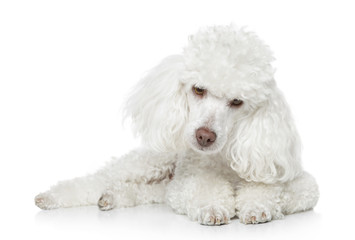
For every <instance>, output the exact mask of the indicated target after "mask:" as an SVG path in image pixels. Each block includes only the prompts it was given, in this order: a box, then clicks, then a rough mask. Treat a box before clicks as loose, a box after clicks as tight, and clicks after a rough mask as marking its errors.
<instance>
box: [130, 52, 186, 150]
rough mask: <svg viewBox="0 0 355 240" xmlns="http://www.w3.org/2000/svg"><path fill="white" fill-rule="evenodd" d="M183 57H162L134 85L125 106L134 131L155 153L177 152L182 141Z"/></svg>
mask: <svg viewBox="0 0 355 240" xmlns="http://www.w3.org/2000/svg"><path fill="white" fill-rule="evenodd" d="M183 69H184V64H183V58H182V56H180V55H173V56H170V57H167V58H165V59H164V60H163V61H162V62H161V63H160V64H159V65H158V66H156V67H155V68H153V69H152V70H150V71H149V72H148V74H147V75H146V77H144V78H143V79H142V80H141V81H140V82H139V83H138V85H137V86H136V88H135V89H134V91H133V93H132V94H131V96H130V98H129V99H128V101H127V105H126V117H129V116H130V117H131V118H132V123H133V128H134V130H135V132H136V133H137V134H138V135H140V136H141V138H142V141H143V144H144V145H145V146H147V147H149V148H151V149H153V150H156V151H159V152H166V151H177V150H178V149H181V148H182V147H184V146H183V144H184V141H183V139H182V137H183V130H184V129H183V127H184V125H185V123H186V119H187V114H188V107H187V99H186V93H185V92H184V91H183V85H182V83H181V82H180V78H181V73H182V71H183Z"/></svg>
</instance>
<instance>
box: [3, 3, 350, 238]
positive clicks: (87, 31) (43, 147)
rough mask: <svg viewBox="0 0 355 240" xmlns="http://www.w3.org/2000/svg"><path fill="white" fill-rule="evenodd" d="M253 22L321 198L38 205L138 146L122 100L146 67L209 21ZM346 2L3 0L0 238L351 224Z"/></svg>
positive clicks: (266, 232)
mask: <svg viewBox="0 0 355 240" xmlns="http://www.w3.org/2000/svg"><path fill="white" fill-rule="evenodd" d="M231 22H234V23H235V24H237V25H239V26H248V29H249V30H252V31H255V32H256V33H257V34H258V35H259V36H260V37H261V38H262V39H264V40H265V42H266V43H267V44H269V45H270V46H271V48H272V49H273V51H274V53H275V57H276V59H277V60H276V61H275V62H274V66H275V67H276V69H277V72H276V80H277V82H278V85H279V87H280V88H281V89H282V91H283V92H284V93H285V95H286V98H287V100H288V102H289V104H290V106H291V109H292V111H293V114H294V116H295V121H296V123H297V126H298V129H299V132H300V134H301V136H302V140H303V147H304V151H303V161H304V167H305V169H307V170H308V171H309V172H311V173H312V174H313V175H314V176H315V177H316V179H317V180H318V182H319V185H320V190H321V198H320V201H319V203H318V205H317V206H316V207H315V209H314V210H313V211H310V212H307V213H301V214H295V215H292V216H287V217H286V218H285V219H284V220H280V221H273V222H271V223H267V224H260V225H242V224H240V223H239V222H238V220H233V221H232V222H231V224H229V225H226V226H221V227H204V226H201V225H198V224H197V223H194V222H191V221H190V220H188V218H187V217H185V216H180V215H176V214H174V213H173V212H172V210H170V208H169V207H167V206H164V205H152V206H140V207H136V208H131V209H118V210H114V211H111V212H100V211H99V210H97V208H96V207H84V208H74V209H60V210H55V211H41V210H40V209H38V208H37V207H35V205H34V201H33V198H34V196H35V195H36V194H37V193H39V192H41V191H44V190H46V189H47V188H48V187H49V186H50V185H52V184H54V183H56V182H57V181H58V180H63V179H68V178H72V177H77V176H81V175H84V174H87V173H91V172H93V171H95V170H96V169H98V168H99V167H101V166H102V165H104V163H105V162H106V161H109V160H110V157H111V156H120V155H122V154H124V153H126V152H127V151H129V149H132V148H134V147H135V146H137V145H138V144H139V143H138V140H134V138H133V136H132V135H131V133H130V130H129V126H128V127H125V128H123V126H122V118H121V112H120V109H121V107H122V104H123V102H124V100H125V99H126V97H127V94H128V93H129V91H130V90H131V89H132V87H133V86H134V84H135V83H136V82H137V81H138V80H139V79H140V78H141V76H142V75H143V74H144V73H145V72H146V71H147V70H148V69H150V68H151V67H153V66H154V65H155V64H157V63H158V62H159V60H161V59H162V58H163V57H165V56H167V55H169V54H174V53H180V52H181V51H182V48H183V46H184V45H185V44H186V41H187V36H188V35H190V34H193V33H194V32H196V31H197V30H198V28H199V27H201V26H206V25H211V24H212V25H215V24H229V23H231ZM354 22H355V17H354V7H352V6H351V1H348V2H346V1H340V0H337V1H332V2H331V1H300V0H298V1H292V2H291V1H250V0H249V1H224V0H218V1H207V0H205V1H183V0H180V1H152V0H149V1H89V0H86V1H74V0H70V1H63V0H61V1H49V0H44V1H16V0H11V1H6V0H2V1H1V2H0V161H1V165H0V178H1V181H0V184H1V186H0V187H1V189H0V192H1V198H0V199H1V200H0V201H1V208H2V211H1V212H0V219H1V221H2V223H1V224H0V226H1V230H0V238H1V239H37V240H40V239H123V238H125V239H134V238H137V239H138V238H139V239H153V238H155V239H162V238H163V237H164V238H166V239H190V238H191V239H202V238H207V239H209V238H210V239H212V238H214V239H216V238H218V239H261V238H262V239H296V238H297V239H318V238H319V237H330V238H334V237H337V238H339V237H345V238H346V239H350V238H351V237H354V233H353V230H352V227H353V224H354V223H353V222H354V221H353V219H354V214H355V211H354V206H355V198H354V190H353V189H354V186H353V185H354V184H355V182H354V175H355V169H354V166H355V164H354V161H355V158H354V148H355V146H354V134H355V131H354V130H355V128H354V122H355V117H354V104H355V101H354V91H355V88H354V86H355V85H354V81H355V74H354V68H355V66H354V65H355V64H354V62H355V57H354V56H355V47H354V45H355V34H354Z"/></svg>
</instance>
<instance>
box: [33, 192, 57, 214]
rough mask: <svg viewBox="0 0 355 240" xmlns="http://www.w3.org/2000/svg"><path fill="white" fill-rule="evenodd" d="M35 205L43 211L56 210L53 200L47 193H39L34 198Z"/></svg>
mask: <svg viewBox="0 0 355 240" xmlns="http://www.w3.org/2000/svg"><path fill="white" fill-rule="evenodd" d="M35 204H36V206H37V207H39V208H41V209H43V210H50V209H55V208H58V207H59V206H58V204H57V203H56V201H55V199H54V198H53V197H52V196H51V195H50V194H49V193H40V194H38V195H37V196H36V197H35Z"/></svg>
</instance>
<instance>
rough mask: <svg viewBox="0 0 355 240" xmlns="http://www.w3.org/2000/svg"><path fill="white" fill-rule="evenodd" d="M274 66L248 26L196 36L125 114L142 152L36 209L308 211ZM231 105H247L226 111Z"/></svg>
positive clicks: (258, 214)
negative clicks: (204, 136) (156, 206)
mask: <svg viewBox="0 0 355 240" xmlns="http://www.w3.org/2000/svg"><path fill="white" fill-rule="evenodd" d="M272 60H273V56H272V54H271V51H270V49H269V48H268V47H267V46H266V45H265V44H264V43H263V42H262V41H261V40H259V38H258V37H257V36H256V35H255V34H253V33H251V32H247V31H245V30H244V29H238V28H236V27H234V26H232V25H231V26H215V27H209V28H205V29H202V30H200V31H199V32H198V33H197V34H195V35H193V36H191V37H190V38H189V43H188V45H187V47H186V48H185V49H184V51H183V54H182V55H174V56H170V57H168V58H166V59H164V60H163V61H162V62H161V63H160V64H159V65H158V66H157V67H155V68H154V69H152V70H151V71H150V72H149V74H147V76H146V77H144V78H143V79H142V80H141V81H140V82H139V83H138V85H137V88H135V91H134V92H133V93H132V95H131V97H130V99H129V100H128V102H127V107H126V110H127V111H126V116H127V117H130V118H132V121H133V125H134V127H135V131H136V133H137V134H138V135H140V136H141V138H142V141H143V143H144V146H145V147H144V148H142V149H138V150H135V151H133V152H131V153H129V154H127V155H126V156H123V157H121V158H119V159H115V160H113V161H112V162H111V163H110V164H108V165H107V166H106V167H105V168H104V169H102V170H100V171H98V172H97V173H95V174H93V175H90V176H86V177H82V178H76V179H73V180H69V181H64V182H60V183H59V184H57V185H56V186H54V187H52V188H51V189H50V190H49V191H47V192H44V193H41V194H39V195H38V196H36V198H35V202H36V204H37V206H39V207H40V208H43V209H52V208H58V207H72V206H80V205H91V204H98V205H99V207H100V209H101V210H109V209H112V208H114V207H128V206H135V205H138V204H145V203H161V202H166V203H168V204H169V205H170V206H171V207H172V208H173V209H174V210H175V211H176V212H177V213H180V214H186V215H188V216H189V217H190V218H191V219H192V220H195V221H198V222H200V223H201V224H207V225H220V224H225V223H228V222H229V221H230V219H231V218H232V217H234V216H237V217H239V219H240V221H241V222H243V223H259V222H267V221H270V220H272V219H279V218H282V217H283V215H284V214H291V213H295V212H299V211H305V210H308V209H311V208H313V207H314V206H315V204H316V203H317V200H318V195H319V193H318V187H317V184H316V182H315V180H314V178H313V177H312V176H310V175H309V174H308V173H306V172H304V171H303V169H302V167H301V161H300V153H301V147H300V139H299V136H298V133H297V130H296V127H295V125H294V122H293V120H292V116H291V113H290V110H289V108H288V106H287V103H286V101H285V99H284V97H283V96H282V94H281V92H280V90H279V89H278V88H277V86H276V83H275V81H274V77H273V75H274V70H273V68H272V66H271V61H272ZM196 87H197V88H200V89H204V94H203V96H199V95H196V93H195V92H194V88H196ZM234 99H239V100H241V101H243V104H241V105H240V106H238V107H235V106H231V104H230V103H231V101H233V100H234ZM200 128H205V129H208V130H209V131H211V132H214V133H215V135H216V140H215V141H214V142H213V144H211V145H209V146H202V145H200V144H199V143H198V140H197V138H196V131H197V130H198V129H200Z"/></svg>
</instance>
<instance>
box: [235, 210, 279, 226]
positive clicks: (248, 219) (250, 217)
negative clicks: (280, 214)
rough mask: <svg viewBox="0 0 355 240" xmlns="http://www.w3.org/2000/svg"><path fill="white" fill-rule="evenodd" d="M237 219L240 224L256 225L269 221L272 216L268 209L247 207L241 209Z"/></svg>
mask: <svg viewBox="0 0 355 240" xmlns="http://www.w3.org/2000/svg"><path fill="white" fill-rule="evenodd" d="M238 217H239V220H240V222H241V223H244V224H257V223H265V222H269V221H271V219H272V214H271V211H270V210H269V209H267V208H266V207H263V206H262V207H260V206H258V207H257V206H254V207H252V206H247V207H244V208H243V209H241V211H240V212H239V213H238Z"/></svg>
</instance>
